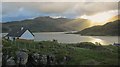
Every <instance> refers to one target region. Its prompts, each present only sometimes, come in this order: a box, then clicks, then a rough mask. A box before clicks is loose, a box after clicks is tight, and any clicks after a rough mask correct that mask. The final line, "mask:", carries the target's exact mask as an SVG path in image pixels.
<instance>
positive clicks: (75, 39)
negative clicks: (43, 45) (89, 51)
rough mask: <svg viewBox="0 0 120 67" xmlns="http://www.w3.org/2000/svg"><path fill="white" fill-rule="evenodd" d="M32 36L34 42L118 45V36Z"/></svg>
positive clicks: (46, 34) (51, 34)
mask: <svg viewBox="0 0 120 67" xmlns="http://www.w3.org/2000/svg"><path fill="white" fill-rule="evenodd" d="M34 35H35V41H48V40H50V41H52V40H53V39H55V40H57V41H58V42H59V43H80V42H93V43H95V42H99V43H101V44H102V45H109V44H113V43H118V36H81V35H79V34H64V32H45V33H34ZM3 36H5V34H3Z"/></svg>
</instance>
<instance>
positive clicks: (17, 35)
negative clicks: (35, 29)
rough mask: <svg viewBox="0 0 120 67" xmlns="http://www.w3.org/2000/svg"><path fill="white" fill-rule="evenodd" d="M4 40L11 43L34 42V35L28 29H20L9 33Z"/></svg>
mask: <svg viewBox="0 0 120 67" xmlns="http://www.w3.org/2000/svg"><path fill="white" fill-rule="evenodd" d="M5 38H6V39H9V40H11V41H15V40H17V39H18V40H34V34H33V33H32V32H31V31H30V30H29V29H28V28H24V27H21V28H20V29H17V30H12V31H10V32H9V33H8V34H7V35H6V36H5Z"/></svg>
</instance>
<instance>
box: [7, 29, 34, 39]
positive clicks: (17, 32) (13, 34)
mask: <svg viewBox="0 0 120 67" xmlns="http://www.w3.org/2000/svg"><path fill="white" fill-rule="evenodd" d="M26 30H29V29H28V28H19V29H14V30H12V31H10V32H9V33H8V34H7V35H6V36H11V37H20V36H21V35H22V34H23V33H24V32H25V31H26ZM29 31H30V30H29ZM30 33H31V34H32V35H33V36H34V34H33V33H32V32H31V31H30Z"/></svg>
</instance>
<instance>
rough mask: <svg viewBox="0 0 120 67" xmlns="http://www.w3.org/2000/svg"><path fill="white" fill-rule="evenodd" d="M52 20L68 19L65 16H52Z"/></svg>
mask: <svg viewBox="0 0 120 67" xmlns="http://www.w3.org/2000/svg"><path fill="white" fill-rule="evenodd" d="M50 17H51V18H55V19H56V18H66V17H65V16H50Z"/></svg>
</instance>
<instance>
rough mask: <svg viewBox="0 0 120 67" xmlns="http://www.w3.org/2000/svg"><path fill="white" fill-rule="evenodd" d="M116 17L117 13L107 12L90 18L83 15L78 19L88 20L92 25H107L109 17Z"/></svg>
mask: <svg viewBox="0 0 120 67" xmlns="http://www.w3.org/2000/svg"><path fill="white" fill-rule="evenodd" d="M116 15H117V11H107V12H102V13H97V14H95V15H92V16H87V15H83V16H81V17H80V18H84V19H88V20H90V21H91V22H92V23H93V25H94V24H97V25H103V24H105V23H107V22H108V21H109V19H110V18H111V17H113V16H116Z"/></svg>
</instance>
